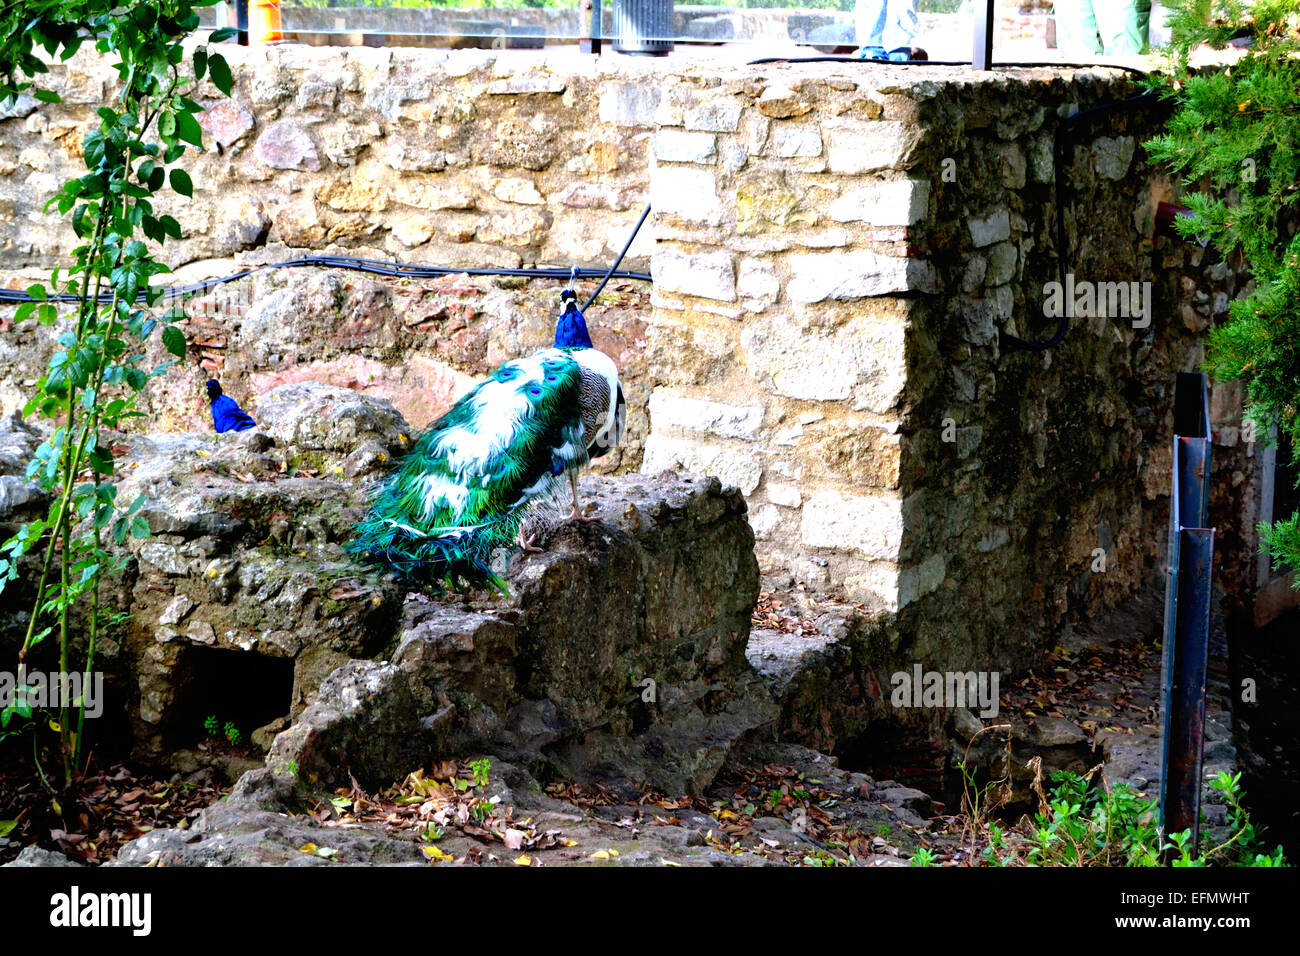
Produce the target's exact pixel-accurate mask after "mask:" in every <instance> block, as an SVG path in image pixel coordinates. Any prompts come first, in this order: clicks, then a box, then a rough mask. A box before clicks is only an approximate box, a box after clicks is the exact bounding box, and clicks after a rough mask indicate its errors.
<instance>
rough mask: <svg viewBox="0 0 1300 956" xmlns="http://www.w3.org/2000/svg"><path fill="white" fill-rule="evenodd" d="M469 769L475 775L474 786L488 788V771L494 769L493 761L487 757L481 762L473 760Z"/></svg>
mask: <svg viewBox="0 0 1300 956" xmlns="http://www.w3.org/2000/svg"><path fill="white" fill-rule="evenodd" d="M469 769H470V770H471V771H472V772H473V774H474V786H476V787H486V786H487V785H488V771H489V770H491V769H492V761H491V760H489V759H488V758H487V757H484V758H483V759H481V760H471V761H470V764H469Z"/></svg>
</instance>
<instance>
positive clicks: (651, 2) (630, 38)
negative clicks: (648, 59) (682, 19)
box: [614, 0, 673, 56]
mask: <svg viewBox="0 0 1300 956" xmlns="http://www.w3.org/2000/svg"><path fill="white" fill-rule="evenodd" d="M672 36H673V0H614V49H615V50H617V51H618V52H619V53H630V54H633V55H636V56H663V55H665V54H666V53H668V52H669V51H671V50H672V48H673V41H672V39H671V38H672Z"/></svg>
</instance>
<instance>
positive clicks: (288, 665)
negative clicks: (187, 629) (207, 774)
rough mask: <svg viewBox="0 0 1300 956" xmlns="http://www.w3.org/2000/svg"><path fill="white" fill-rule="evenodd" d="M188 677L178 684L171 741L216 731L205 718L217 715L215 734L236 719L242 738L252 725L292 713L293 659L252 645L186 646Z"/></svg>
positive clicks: (185, 743)
mask: <svg viewBox="0 0 1300 956" xmlns="http://www.w3.org/2000/svg"><path fill="white" fill-rule="evenodd" d="M184 667H185V672H186V673H185V677H184V678H183V679H182V681H181V682H180V684H179V686H178V687H177V690H176V706H175V709H174V712H173V713H174V718H173V720H172V721H171V722H170V728H169V732H168V735H167V736H168V738H169V739H168V743H169V744H170V745H171V746H172V747H189V746H192V745H193V744H195V743H198V742H200V741H202V740H204V739H206V738H208V737H209V736H212V734H211V733H210V731H209V729H208V727H207V726H205V722H207V721H208V720H209V718H215V719H216V725H217V727H218V730H217V733H216V736H218V737H223V738H224V736H225V728H226V726H227V725H228V724H233V725H234V727H235V728H237V729H238V731H239V733H240V737H241V738H242V743H245V744H247V743H248V742H249V740H250V739H251V737H252V733H253V731H254V730H256V729H258V728H259V727H262V726H263V725H265V724H268V723H270V722H271V721H273V720H275V719H276V718H278V717H283V716H284V715H286V714H288V713H289V708H290V704H291V701H292V698H293V661H292V660H290V659H288V658H281V657H268V656H266V655H263V654H256V653H253V652H251V651H236V650H226V649H223V648H212V647H192V648H189V649H188V650H187V651H186V652H185V662H184Z"/></svg>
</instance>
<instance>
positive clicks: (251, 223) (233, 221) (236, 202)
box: [213, 198, 271, 249]
mask: <svg viewBox="0 0 1300 956" xmlns="http://www.w3.org/2000/svg"><path fill="white" fill-rule="evenodd" d="M270 228H271V220H270V219H268V218H267V215H266V213H265V211H264V210H263V209H262V207H261V205H260V204H258V203H255V202H250V201H249V200H247V199H244V198H234V199H230V200H227V201H226V202H225V204H224V205H223V206H222V207H221V215H220V218H219V219H218V223H217V226H216V229H215V230H214V233H213V235H214V237H215V238H216V240H217V241H218V242H220V243H221V244H222V245H224V246H228V247H230V248H231V249H247V248H249V247H250V246H256V245H259V244H261V243H262V242H264V241H265V240H266V234H267V232H268V231H269V230H270Z"/></svg>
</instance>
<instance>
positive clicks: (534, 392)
mask: <svg viewBox="0 0 1300 956" xmlns="http://www.w3.org/2000/svg"><path fill="white" fill-rule="evenodd" d="M528 394H529V395H532V396H533V397H534V398H536V397H537V396H538V395H540V394H542V390H541V389H540V388H538V387H537V386H536V385H534V386H532V387H531V388H530V389H528Z"/></svg>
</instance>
